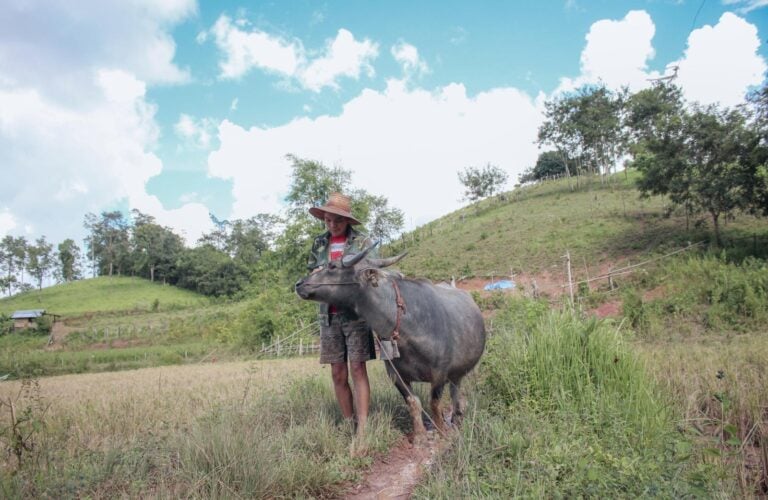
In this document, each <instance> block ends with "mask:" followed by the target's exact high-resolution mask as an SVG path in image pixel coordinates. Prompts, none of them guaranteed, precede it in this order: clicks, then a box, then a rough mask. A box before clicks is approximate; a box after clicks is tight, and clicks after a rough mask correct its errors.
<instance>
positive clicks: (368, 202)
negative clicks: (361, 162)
mask: <svg viewBox="0 0 768 500" xmlns="http://www.w3.org/2000/svg"><path fill="white" fill-rule="evenodd" d="M352 200H353V203H352V211H353V213H354V214H355V215H357V216H358V218H359V219H360V221H361V222H362V223H363V226H364V228H365V230H366V232H367V233H368V235H369V236H370V237H371V238H372V239H373V240H374V241H380V242H383V243H386V242H388V241H391V240H392V238H394V237H395V235H397V233H398V232H399V231H400V230H401V229H402V228H403V221H404V219H405V217H404V216H403V211H402V210H400V209H399V208H394V207H390V206H389V200H387V198H386V197H384V196H376V195H373V194H370V193H368V192H366V191H365V190H363V189H358V190H355V191H354V192H353V193H352Z"/></svg>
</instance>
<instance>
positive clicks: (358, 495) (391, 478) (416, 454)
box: [341, 431, 448, 500]
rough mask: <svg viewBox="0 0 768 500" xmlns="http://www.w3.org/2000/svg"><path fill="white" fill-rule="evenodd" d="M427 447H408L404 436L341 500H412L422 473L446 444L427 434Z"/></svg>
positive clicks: (377, 460)
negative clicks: (409, 499)
mask: <svg viewBox="0 0 768 500" xmlns="http://www.w3.org/2000/svg"><path fill="white" fill-rule="evenodd" d="M427 435H428V437H427V440H426V443H424V444H420V445H413V444H411V443H410V442H409V441H408V439H407V438H406V437H405V436H403V437H402V438H401V439H400V441H399V442H398V443H397V444H396V445H395V446H393V447H392V449H391V450H390V452H389V454H387V455H386V456H383V457H379V458H377V459H376V460H375V461H374V463H373V466H371V469H370V470H369V471H368V473H367V474H366V475H365V477H364V478H363V480H362V481H361V482H360V483H359V484H357V485H355V486H353V487H351V488H350V489H349V490H347V492H346V493H345V494H343V495H342V496H341V498H345V499H354V500H367V499H393V498H397V499H405V498H411V494H412V493H413V489H414V488H415V487H416V485H417V484H418V483H419V481H421V478H422V476H423V475H424V472H425V471H426V470H427V469H428V468H429V467H430V466H431V465H432V464H433V463H434V460H435V457H436V456H437V454H438V453H439V452H440V451H441V450H443V449H444V448H445V446H447V443H448V441H447V440H445V439H443V438H440V436H439V434H438V433H437V432H435V431H429V432H428V433H427Z"/></svg>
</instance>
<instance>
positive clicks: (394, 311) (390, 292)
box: [296, 248, 485, 436]
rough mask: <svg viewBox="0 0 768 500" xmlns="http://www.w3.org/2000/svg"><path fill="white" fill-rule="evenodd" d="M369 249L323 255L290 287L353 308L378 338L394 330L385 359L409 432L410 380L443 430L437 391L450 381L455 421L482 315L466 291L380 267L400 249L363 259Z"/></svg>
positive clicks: (417, 418)
mask: <svg viewBox="0 0 768 500" xmlns="http://www.w3.org/2000/svg"><path fill="white" fill-rule="evenodd" d="M369 251H370V248H368V249H366V250H364V251H362V252H360V253H358V254H355V255H347V256H345V257H344V258H343V259H342V260H341V261H333V262H330V263H329V264H328V265H326V266H325V267H323V268H322V269H320V270H317V271H315V272H314V273H312V274H310V275H309V276H307V277H305V278H303V279H301V280H299V281H298V282H297V283H296V293H297V294H298V295H299V297H301V298H302V299H305V300H314V301H318V302H326V303H330V304H335V305H337V306H341V307H344V308H349V309H353V310H354V311H355V312H356V313H357V314H358V316H360V317H361V318H364V319H365V320H366V321H367V322H368V324H369V325H370V326H371V327H372V328H373V330H374V332H376V334H377V335H378V336H379V337H380V338H382V339H390V338H392V337H393V332H394V333H395V337H396V338H397V346H398V350H399V353H400V357H399V358H395V359H394V360H392V362H391V363H390V362H387V363H385V364H386V367H387V373H388V374H389V377H390V378H391V379H392V381H393V382H394V383H395V386H396V387H397V389H398V390H399V391H400V394H402V395H403V398H404V399H405V401H406V403H407V405H408V408H409V412H410V414H411V417H412V418H413V429H414V433H415V434H416V435H417V436H419V435H423V433H424V432H425V428H424V424H423V422H422V419H421V409H422V407H421V402H420V401H419V399H418V397H416V396H415V395H414V393H413V391H412V389H411V383H412V382H429V383H430V384H431V387H432V389H431V394H430V395H431V402H430V408H431V410H432V411H431V413H432V418H433V420H434V423H435V426H436V427H437V428H438V429H439V430H440V431H445V429H446V425H445V421H444V419H443V415H442V412H441V410H440V397H441V396H442V393H443V389H444V388H445V385H446V384H447V383H449V382H450V393H451V401H452V406H453V421H454V422H458V421H459V420H460V419H461V416H462V414H463V412H464V401H463V398H462V397H461V395H460V392H459V387H460V384H461V380H462V378H463V377H464V376H465V375H466V374H467V373H469V372H470V370H472V368H474V367H475V365H476V364H477V362H478V360H479V359H480V356H481V355H482V354H483V349H484V348H485V326H484V324H483V317H482V315H481V314H480V310H479V309H478V307H477V305H476V304H475V302H474V301H473V300H472V297H471V296H470V295H469V294H468V293H466V292H464V291H462V290H458V289H455V288H446V287H438V286H435V285H433V284H432V283H431V282H429V281H427V280H414V279H408V278H405V277H403V276H402V275H401V274H400V273H397V272H394V271H389V270H384V269H383V268H385V267H387V266H389V265H392V264H394V263H395V262H397V261H399V260H400V259H401V258H403V257H404V255H405V254H403V255H399V256H397V257H391V258H389V259H374V258H366V255H367V253H368V252H369ZM398 304H400V305H399V306H398ZM396 330H397V332H396Z"/></svg>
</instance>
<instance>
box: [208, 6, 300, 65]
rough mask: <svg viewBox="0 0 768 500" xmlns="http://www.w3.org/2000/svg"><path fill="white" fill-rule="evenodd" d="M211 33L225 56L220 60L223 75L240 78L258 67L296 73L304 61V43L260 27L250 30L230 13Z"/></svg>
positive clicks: (219, 20)
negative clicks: (230, 15) (268, 31)
mask: <svg viewBox="0 0 768 500" xmlns="http://www.w3.org/2000/svg"><path fill="white" fill-rule="evenodd" d="M211 33H212V34H213V37H214V41H215V43H216V46H217V47H218V48H219V50H221V51H222V52H223V53H224V56H225V58H224V60H222V61H221V62H220V63H219V67H220V69H221V77H222V78H240V77H242V76H243V75H244V74H245V73H247V72H248V71H249V70H250V69H251V68H254V67H255V68H260V69H263V70H266V71H269V72H273V73H277V74H280V75H284V76H292V75H293V74H294V73H295V72H296V70H297V69H298V67H299V64H301V58H302V57H303V52H304V49H303V47H302V46H301V43H300V42H298V41H289V40H284V39H283V38H281V37H277V36H273V35H269V34H267V33H264V32H262V31H258V30H254V31H251V32H247V31H245V30H243V29H242V27H241V26H239V25H238V24H237V23H233V22H232V19H230V18H229V17H228V16H221V17H219V19H218V20H217V21H216V24H214V26H213V28H212V29H211Z"/></svg>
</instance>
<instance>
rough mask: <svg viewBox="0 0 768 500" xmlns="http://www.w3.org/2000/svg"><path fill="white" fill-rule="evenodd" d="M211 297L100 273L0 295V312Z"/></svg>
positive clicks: (166, 305) (94, 308) (139, 306)
mask: <svg viewBox="0 0 768 500" xmlns="http://www.w3.org/2000/svg"><path fill="white" fill-rule="evenodd" d="M208 302H209V300H208V299H207V298H205V297H203V296H202V295H199V294H196V293H194V292H191V291H188V290H182V289H180V288H176V287H173V286H166V285H163V284H160V283H152V282H150V281H147V280H145V279H141V278H127V277H121V276H113V277H105V276H102V277H99V278H92V279H85V280H80V281H75V282H72V283H65V284H60V285H55V286H51V287H48V288H43V289H42V290H32V291H29V292H26V293H21V294H18V295H14V296H13V297H8V298H3V299H0V313H2V314H8V315H9V314H11V313H12V312H13V311H16V310H19V309H45V310H46V311H48V312H50V313H53V314H60V315H63V316H81V315H83V314H86V313H96V312H105V311H147V310H151V309H155V310H157V309H178V308H188V307H192V306H200V305H203V304H207V303H208Z"/></svg>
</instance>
